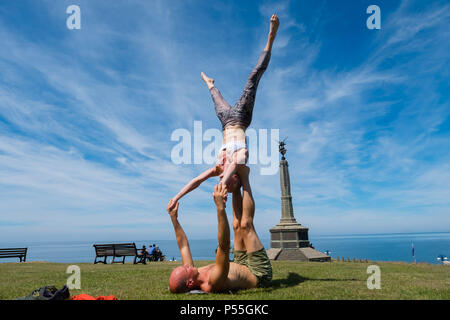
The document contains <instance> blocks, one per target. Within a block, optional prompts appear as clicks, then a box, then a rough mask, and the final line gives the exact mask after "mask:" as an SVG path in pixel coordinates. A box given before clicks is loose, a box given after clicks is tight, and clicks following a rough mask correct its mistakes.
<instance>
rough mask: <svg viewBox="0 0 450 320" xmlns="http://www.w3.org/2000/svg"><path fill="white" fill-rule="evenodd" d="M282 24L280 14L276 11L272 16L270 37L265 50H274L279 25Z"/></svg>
mask: <svg viewBox="0 0 450 320" xmlns="http://www.w3.org/2000/svg"><path fill="white" fill-rule="evenodd" d="M279 26H280V20H279V19H278V16H277V15H276V14H275V13H274V14H273V15H272V17H270V31H269V39H268V40H267V45H266V48H265V49H264V50H265V51H270V50H272V45H273V42H274V41H275V37H276V36H277V31H278V27H279Z"/></svg>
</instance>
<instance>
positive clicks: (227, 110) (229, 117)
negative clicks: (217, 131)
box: [210, 51, 270, 129]
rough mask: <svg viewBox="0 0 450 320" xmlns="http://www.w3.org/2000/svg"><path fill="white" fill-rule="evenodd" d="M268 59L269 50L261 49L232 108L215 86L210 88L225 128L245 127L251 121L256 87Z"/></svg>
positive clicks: (267, 63) (218, 114)
mask: <svg viewBox="0 0 450 320" xmlns="http://www.w3.org/2000/svg"><path fill="white" fill-rule="evenodd" d="M269 61H270V51H263V52H262V53H261V56H260V57H259V60H258V63H257V64H256V66H255V67H254V68H253V70H252V72H251V73H250V76H249V77H248V80H247V83H246V84H245V87H244V91H243V92H242V95H241V97H240V98H239V100H238V101H237V102H236V104H235V105H234V107H233V108H232V107H231V106H230V105H229V104H228V103H227V102H226V101H225V99H224V98H223V97H222V95H221V94H220V91H219V90H218V89H217V88H216V87H212V88H211V89H210V92H211V97H212V99H213V101H214V107H215V109H216V114H217V117H218V118H219V120H220V122H221V123H222V128H223V129H225V128H226V127H227V126H230V125H241V126H243V127H245V128H248V126H250V123H251V122H252V114H253V106H254V105H255V96H256V89H257V88H258V84H259V80H260V79H261V76H262V75H263V73H264V71H266V69H267V66H268V65H269Z"/></svg>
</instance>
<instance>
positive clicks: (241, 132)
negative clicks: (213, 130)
mask: <svg viewBox="0 0 450 320" xmlns="http://www.w3.org/2000/svg"><path fill="white" fill-rule="evenodd" d="M228 142H243V143H245V127H243V126H239V125H234V126H227V127H226V128H225V129H224V130H223V140H222V143H223V144H226V143H228Z"/></svg>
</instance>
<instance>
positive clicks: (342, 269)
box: [0, 261, 450, 300]
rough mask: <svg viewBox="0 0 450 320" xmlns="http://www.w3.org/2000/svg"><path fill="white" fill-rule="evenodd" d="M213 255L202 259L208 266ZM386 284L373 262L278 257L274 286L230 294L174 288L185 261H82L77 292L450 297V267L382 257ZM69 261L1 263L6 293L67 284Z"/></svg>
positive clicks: (0, 287) (0, 290)
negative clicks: (373, 279) (376, 281)
mask: <svg viewBox="0 0 450 320" xmlns="http://www.w3.org/2000/svg"><path fill="white" fill-rule="evenodd" d="M208 263H211V261H196V266H203V265H206V264H208ZM376 264H377V265H378V266H379V267H380V268H381V289H380V290H369V289H367V285H366V283H367V278H368V277H369V276H370V275H369V274H367V267H368V266H369V265H370V263H349V262H332V263H318V262H315V263H311V262H287V261H283V262H282V261H273V262H272V265H273V273H274V276H273V283H272V287H269V288H264V289H263V288H258V289H252V290H243V291H239V292H237V293H226V294H202V295H198V294H178V295H175V294H171V293H170V292H169V291H168V289H167V287H168V279H169V275H170V273H171V271H172V269H173V268H174V267H175V266H178V265H180V262H153V263H148V264H147V265H133V264H131V263H126V264H125V265H122V264H115V265H110V264H109V265H102V264H97V265H94V264H87V263H79V264H77V265H78V266H79V267H80V268H81V289H80V290H71V294H72V295H77V294H80V293H87V294H90V295H93V296H99V295H110V294H113V295H115V296H116V297H117V298H119V299H149V300H157V299H168V300H173V299H215V300H218V299H227V300H230V299H270V300H276V299H289V300H290V299H295V300H298V299H450V267H446V266H440V265H430V264H406V263H376ZM68 266H69V264H60V263H41V262H31V263H0V299H15V298H17V297H21V296H25V295H28V294H29V293H30V292H31V291H33V290H34V289H37V288H40V287H42V286H46V285H55V286H56V287H58V288H60V287H62V286H63V285H64V284H65V283H66V281H67V278H68V277H69V276H70V275H69V274H66V269H67V267H68Z"/></svg>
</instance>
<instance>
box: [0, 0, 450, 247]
mask: <svg viewBox="0 0 450 320" xmlns="http://www.w3.org/2000/svg"><path fill="white" fill-rule="evenodd" d="M69 4H71V3H69V1H61V2H58V4H56V5H55V4H54V3H53V2H50V1H48V2H42V3H41V4H39V10H41V11H42V12H43V13H42V14H43V15H45V17H46V21H47V24H45V25H42V22H41V21H39V19H38V18H36V20H34V19H33V17H35V15H34V14H31V11H32V10H33V9H36V10H37V7H36V6H38V5H37V4H34V3H32V2H26V4H22V6H21V5H20V4H15V5H12V4H7V3H3V4H2V5H1V6H0V15H1V16H0V17H1V18H0V38H1V39H2V50H1V51H0V69H1V70H2V72H1V74H0V192H1V196H0V200H1V201H0V220H1V221H2V222H1V223H0V229H1V237H4V238H5V239H6V238H10V237H14V234H17V231H16V230H18V229H20V230H22V231H26V232H27V233H29V234H33V233H35V234H37V233H38V232H39V231H40V230H62V229H63V228H65V226H67V225H70V226H71V230H73V231H70V232H68V233H72V236H73V237H76V236H77V235H80V234H83V235H85V236H93V235H97V234H101V235H105V236H106V235H109V234H111V233H114V232H121V234H122V235H124V236H125V235H129V236H130V237H134V236H135V235H137V236H138V237H144V236H145V235H146V234H147V232H149V224H150V225H152V226H154V227H153V228H151V229H152V232H153V233H154V235H155V237H161V238H168V237H171V236H172V232H171V226H170V224H169V223H168V220H167V217H166V214H165V213H164V209H165V206H166V204H167V201H168V200H169V198H170V197H171V196H173V195H174V194H175V193H176V192H177V191H178V189H179V188H181V186H182V185H183V184H184V183H186V182H187V181H188V180H189V179H190V178H192V177H193V176H195V175H196V174H198V173H199V172H201V171H202V170H204V169H205V168H206V165H200V166H176V165H174V164H173V163H172V162H171V161H170V150H171V148H172V147H173V142H171V141H170V135H171V132H172V131H173V130H174V129H177V128H180V127H183V128H187V129H191V128H192V126H193V121H194V120H202V121H203V125H204V128H207V127H210V128H219V122H218V120H217V119H216V116H215V114H214V109H213V105H212V101H211V99H210V96H209V93H208V90H207V89H206V87H205V86H204V84H203V82H202V81H201V79H200V72H201V71H204V72H206V73H207V74H208V75H211V76H212V77H214V78H215V79H216V84H217V86H218V87H219V88H220V90H221V91H222V93H223V94H224V96H225V97H226V99H227V100H228V101H229V102H230V103H231V104H233V103H234V100H235V99H237V97H239V95H240V93H241V90H242V86H243V84H244V83H245V80H246V77H247V76H248V72H249V71H250V70H251V68H252V67H253V65H254V64H255V63H256V59H257V57H258V55H259V52H260V51H261V50H262V48H263V46H264V43H265V41H266V39H267V32H268V21H267V20H268V18H269V17H270V16H271V14H272V13H274V12H276V13H277V14H278V15H279V17H280V20H281V26H280V30H279V35H278V38H277V41H276V43H275V46H274V51H273V55H272V60H271V62H270V66H269V68H268V70H267V71H266V73H265V75H264V77H263V78H262V80H261V83H260V87H259V90H258V95H257V100H256V106H255V111H254V119H253V123H252V126H253V127H254V128H256V129H258V128H280V130H281V131H280V134H281V137H282V138H283V137H285V136H288V137H289V138H288V140H287V141H288V153H287V158H288V160H289V164H290V170H291V182H292V192H293V198H294V204H295V208H296V213H297V215H298V220H300V221H304V223H305V224H308V225H310V226H311V228H312V230H321V231H323V232H320V231H318V232H316V233H333V232H335V231H337V230H342V227H343V226H350V227H346V228H345V230H348V232H354V231H358V232H373V231H375V230H378V231H380V229H383V228H384V229H383V231H385V230H390V231H396V230H409V231H413V230H421V225H422V226H424V228H425V229H427V230H429V231H431V230H433V229H441V230H442V229H445V228H448V227H450V224H449V223H448V219H447V220H446V218H445V215H446V214H448V209H449V205H450V204H449V203H448V200H447V197H446V195H447V194H448V193H449V192H450V186H449V185H448V183H447V181H449V179H447V178H448V175H449V172H450V168H449V167H448V165H447V163H448V160H449V157H450V152H449V151H448V148H445V146H447V145H449V142H450V141H449V139H448V117H449V114H450V108H449V100H448V98H449V96H448V83H449V82H448V76H449V74H448V71H447V70H448V69H449V68H448V65H449V60H448V49H450V48H449V41H448V35H449V34H448V28H447V26H448V23H449V18H450V16H449V12H450V8H449V5H448V4H445V3H444V4H442V3H440V2H439V1H433V2H431V3H430V4H427V5H424V4H420V5H419V4H418V2H415V1H404V2H402V4H400V5H399V6H398V7H397V8H395V9H394V10H392V11H388V10H384V9H383V6H382V5H381V6H382V9H383V10H382V12H383V23H382V29H381V30H379V31H373V32H371V33H368V31H367V30H366V29H365V24H364V23H361V29H355V31H354V32H353V33H352V34H351V35H348V36H351V37H353V38H354V41H355V44H354V46H353V47H352V48H346V47H344V46H341V45H340V44H339V43H336V42H335V41H334V40H335V38H336V37H337V36H338V35H339V33H338V32H339V31H340V30H339V28H340V26H339V25H335V24H333V23H335V21H336V19H339V18H341V19H344V20H345V19H346V20H350V21H357V19H359V18H358V17H353V16H350V15H348V13H347V14H346V12H347V11H346V10H345V6H344V9H343V10H339V12H334V11H333V10H328V9H329V7H328V6H329V5H330V4H328V3H327V2H326V1H322V2H317V3H314V4H304V3H302V4H300V5H301V7H302V10H301V11H299V10H298V8H297V6H300V5H299V4H298V3H294V2H292V1H281V2H269V1H266V2H263V3H246V4H245V5H243V4H242V3H241V2H227V3H202V2H200V1H198V2H196V1H194V2H189V3H185V2H181V1H180V2H176V3H170V4H169V3H167V2H166V1H153V2H152V3H145V4H144V3H143V2H140V1H131V2H126V3H125V2H120V3H119V2H117V3H114V4H109V5H108V6H106V7H105V6H104V5H103V4H102V3H101V2H92V1H81V2H80V6H81V8H82V15H83V27H82V30H78V31H69V30H67V29H65V17H66V15H65V8H66V7H67V5H69ZM27 5H28V6H27ZM417 7H420V10H417ZM19 9H20V10H19ZM27 10H28V11H29V12H28V11H27ZM419 11H420V12H419ZM27 12H28V13H29V15H30V17H31V18H30V17H29V18H28V20H27V19H25V17H24V16H23V15H24V14H25V13H27ZM308 12H309V14H308ZM311 12H314V14H311ZM348 12H352V11H351V10H348ZM61 13H62V14H61ZM332 14H334V15H337V17H334V19H333V20H332V19H330V15H332ZM339 15H341V16H339ZM13 19H22V23H23V26H24V27H23V28H16V27H15V25H16V24H14V23H13ZM358 21H359V20H358ZM358 23H359V22H358ZM37 26H40V28H37ZM336 29H338V30H336ZM30 30H33V31H32V32H31V31H30ZM333 32H334V33H333ZM41 39H42V40H41ZM330 49H331V50H334V51H329V50H330ZM333 55H339V58H340V59H339V60H336V61H339V63H338V62H335V61H334V60H333V59H330V56H333ZM342 56H344V57H345V58H343V57H342ZM361 56H363V57H364V58H361ZM250 152H252V151H251V150H250ZM258 172H259V170H258V166H255V167H254V168H252V185H253V189H254V194H255V198H256V204H257V222H256V223H257V228H258V230H261V232H262V233H263V232H266V231H267V230H266V229H267V228H269V227H271V226H273V225H274V224H276V223H277V222H278V220H279V217H280V212H279V211H280V209H279V208H280V204H279V196H280V195H279V192H280V191H279V177H278V176H277V175H275V176H260V175H259V174H258ZM214 183H215V181H208V182H207V183H205V184H204V185H203V186H202V187H201V188H199V189H198V190H196V191H195V192H193V193H192V194H190V195H189V196H188V197H187V198H186V199H184V200H185V201H183V207H182V213H181V215H183V217H182V219H184V220H183V222H184V223H185V225H186V230H187V231H188V232H190V233H192V234H193V235H195V236H196V237H202V236H206V237H215V234H214V230H215V229H214V228H211V225H214V224H215V220H214V217H213V216H214V215H212V216H211V212H213V211H214V210H213V204H212V202H211V194H210V193H211V188H212V186H213V185H214ZM407 212H409V214H410V218H411V219H410V220H407V221H410V222H405V219H404V217H405V216H408V214H407ZM27 221H29V222H30V223H31V224H30V225H27V224H26V223H27ZM198 221H201V223H202V224H201V225H197V223H199V222H198ZM401 221H403V222H404V223H405V224H406V225H402V224H401ZM106 222H107V223H106ZM302 223H303V222H302ZM102 225H107V226H109V227H108V228H101V229H100V226H102ZM136 225H142V228H139V227H136ZM396 228H397V229H396ZM264 230H265V231H264ZM266 233H267V232H266Z"/></svg>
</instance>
